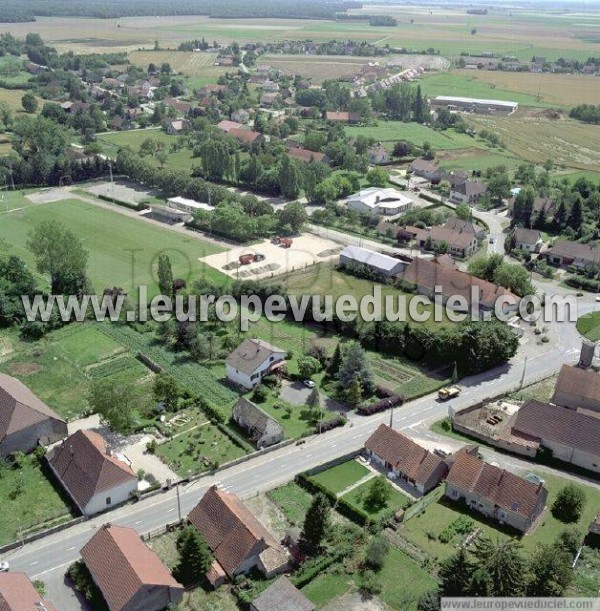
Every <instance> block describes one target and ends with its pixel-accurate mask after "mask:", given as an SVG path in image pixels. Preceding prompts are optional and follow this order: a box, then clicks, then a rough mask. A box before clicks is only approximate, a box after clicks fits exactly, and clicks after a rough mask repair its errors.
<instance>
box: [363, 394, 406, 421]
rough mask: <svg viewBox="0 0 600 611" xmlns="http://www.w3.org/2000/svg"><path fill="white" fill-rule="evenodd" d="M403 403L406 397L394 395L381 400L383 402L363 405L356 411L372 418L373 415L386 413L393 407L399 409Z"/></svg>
mask: <svg viewBox="0 0 600 611" xmlns="http://www.w3.org/2000/svg"><path fill="white" fill-rule="evenodd" d="M403 403H404V395H392V396H391V397H387V398H385V399H381V401H377V402H376V403H371V404H370V405H361V406H360V407H359V408H358V409H357V410H356V411H357V412H358V413H359V414H360V415H361V416H370V415H371V414H377V413H379V412H384V411H385V410H386V409H390V408H391V407H397V406H399V405H402V404H403Z"/></svg>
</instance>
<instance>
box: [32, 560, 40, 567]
mask: <svg viewBox="0 0 600 611" xmlns="http://www.w3.org/2000/svg"><path fill="white" fill-rule="evenodd" d="M38 562H39V560H36V561H35V562H32V563H31V566H33V565H34V564H37V563H38Z"/></svg>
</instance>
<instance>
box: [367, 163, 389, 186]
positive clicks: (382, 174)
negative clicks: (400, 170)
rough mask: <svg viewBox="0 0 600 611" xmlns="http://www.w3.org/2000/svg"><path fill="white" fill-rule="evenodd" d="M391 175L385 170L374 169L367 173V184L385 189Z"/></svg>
mask: <svg viewBox="0 0 600 611" xmlns="http://www.w3.org/2000/svg"><path fill="white" fill-rule="evenodd" d="M388 179H389V174H388V173H387V172H386V171H385V170H384V169H383V168H373V169H372V170H369V171H368V172H367V182H368V183H369V184H370V185H371V186H372V187H385V185H387V182H388Z"/></svg>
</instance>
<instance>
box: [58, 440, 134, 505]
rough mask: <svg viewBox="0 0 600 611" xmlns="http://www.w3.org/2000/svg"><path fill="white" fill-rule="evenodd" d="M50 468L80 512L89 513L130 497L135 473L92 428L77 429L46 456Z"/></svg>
mask: <svg viewBox="0 0 600 611" xmlns="http://www.w3.org/2000/svg"><path fill="white" fill-rule="evenodd" d="M46 458H47V460H48V464H49V466H50V469H51V470H52V472H53V473H54V475H55V476H56V477H57V479H58V480H59V481H60V483H61V484H62V486H63V488H64V489H65V490H66V492H67V493H68V495H69V496H70V497H71V499H73V501H74V502H75V504H76V505H77V507H78V508H79V510H80V511H81V513H82V514H83V515H85V516H91V515H94V514H96V513H99V512H101V511H104V510H106V509H110V508H111V507H115V506H116V505H120V504H121V503H125V502H126V501H128V500H129V499H130V498H131V495H132V493H134V492H135V491H136V490H137V483H138V480H137V477H136V475H135V473H134V472H133V471H132V470H131V468H130V467H129V465H127V464H126V463H125V462H123V461H122V460H120V459H119V458H117V457H116V456H115V455H113V454H112V452H111V451H110V450H109V449H108V445H107V443H106V441H105V440H104V438H103V437H102V436H101V435H99V434H98V433H96V432H94V431H88V430H79V431H77V432H75V433H73V435H71V436H70V437H67V439H65V440H64V441H63V442H62V443H61V444H60V445H58V446H56V447H55V448H52V450H50V452H48V454H47V456H46Z"/></svg>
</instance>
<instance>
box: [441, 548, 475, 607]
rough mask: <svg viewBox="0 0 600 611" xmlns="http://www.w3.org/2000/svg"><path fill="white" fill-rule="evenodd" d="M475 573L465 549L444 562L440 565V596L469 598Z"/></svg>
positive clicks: (461, 549) (459, 550)
mask: <svg viewBox="0 0 600 611" xmlns="http://www.w3.org/2000/svg"><path fill="white" fill-rule="evenodd" d="M473 571H474V566H473V562H472V561H471V559H470V558H469V555H468V554H467V551H466V550H465V548H464V547H460V548H459V549H458V551H457V552H455V553H454V554H452V556H450V557H449V558H447V559H446V560H444V561H443V562H442V563H441V565H440V570H439V578H440V595H441V596H449V597H453V596H454V597H460V596H467V595H468V593H469V583H470V581H471V575H472V573H473Z"/></svg>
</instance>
